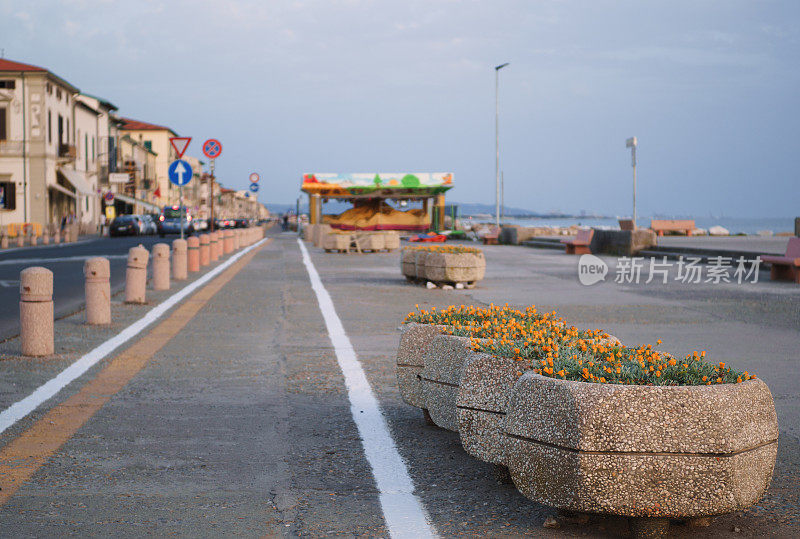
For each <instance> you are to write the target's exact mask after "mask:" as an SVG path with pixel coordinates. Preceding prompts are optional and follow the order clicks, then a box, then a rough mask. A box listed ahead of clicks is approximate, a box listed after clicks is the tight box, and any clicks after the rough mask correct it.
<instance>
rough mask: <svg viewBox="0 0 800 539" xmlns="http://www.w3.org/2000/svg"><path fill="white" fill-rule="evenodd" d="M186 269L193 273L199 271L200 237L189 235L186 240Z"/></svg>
mask: <svg viewBox="0 0 800 539" xmlns="http://www.w3.org/2000/svg"><path fill="white" fill-rule="evenodd" d="M186 270H187V271H188V272H191V273H194V272H195V271H200V238H198V237H197V236H189V239H187V240H186Z"/></svg>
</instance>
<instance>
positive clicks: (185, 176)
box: [167, 159, 192, 186]
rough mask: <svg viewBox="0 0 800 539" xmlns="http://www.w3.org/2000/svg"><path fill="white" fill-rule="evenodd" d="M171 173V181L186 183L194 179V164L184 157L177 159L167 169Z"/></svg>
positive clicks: (179, 183) (179, 184)
mask: <svg viewBox="0 0 800 539" xmlns="http://www.w3.org/2000/svg"><path fill="white" fill-rule="evenodd" d="M167 172H168V173H169V181H171V182H172V183H174V184H175V185H178V186H181V185H186V184H187V183H189V182H190V181H191V179H192V165H190V164H189V163H187V162H186V161H184V160H183V159H176V160H175V161H173V162H172V163H171V164H170V165H169V169H168V170H167Z"/></svg>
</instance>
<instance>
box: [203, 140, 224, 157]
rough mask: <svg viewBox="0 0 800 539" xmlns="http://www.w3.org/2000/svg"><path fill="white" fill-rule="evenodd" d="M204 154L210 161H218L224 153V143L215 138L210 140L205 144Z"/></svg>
mask: <svg viewBox="0 0 800 539" xmlns="http://www.w3.org/2000/svg"><path fill="white" fill-rule="evenodd" d="M203 153H204V154H205V155H206V157H208V158H209V159H216V158H217V157H219V154H221V153H222V143H221V142H220V141H218V140H217V139H215V138H210V139H208V140H207V141H205V142H204V143H203Z"/></svg>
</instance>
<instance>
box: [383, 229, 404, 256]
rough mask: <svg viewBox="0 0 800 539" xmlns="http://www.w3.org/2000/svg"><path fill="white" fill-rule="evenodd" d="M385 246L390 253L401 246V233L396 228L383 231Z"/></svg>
mask: <svg viewBox="0 0 800 539" xmlns="http://www.w3.org/2000/svg"><path fill="white" fill-rule="evenodd" d="M383 242H384V247H385V249H386V250H387V251H389V252H390V253H391V252H392V251H394V250H395V249H399V248H400V234H398V233H397V231H396V230H387V231H385V232H384V233H383Z"/></svg>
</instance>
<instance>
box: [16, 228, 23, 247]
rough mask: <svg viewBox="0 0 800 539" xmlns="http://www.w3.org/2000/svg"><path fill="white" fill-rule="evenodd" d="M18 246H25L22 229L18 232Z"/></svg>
mask: <svg viewBox="0 0 800 539" xmlns="http://www.w3.org/2000/svg"><path fill="white" fill-rule="evenodd" d="M17 247H25V236H24V235H23V234H22V231H21V230H20V231H19V232H17Z"/></svg>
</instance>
